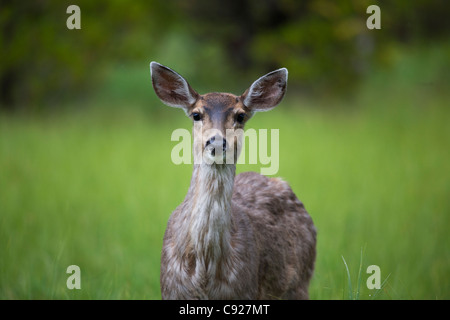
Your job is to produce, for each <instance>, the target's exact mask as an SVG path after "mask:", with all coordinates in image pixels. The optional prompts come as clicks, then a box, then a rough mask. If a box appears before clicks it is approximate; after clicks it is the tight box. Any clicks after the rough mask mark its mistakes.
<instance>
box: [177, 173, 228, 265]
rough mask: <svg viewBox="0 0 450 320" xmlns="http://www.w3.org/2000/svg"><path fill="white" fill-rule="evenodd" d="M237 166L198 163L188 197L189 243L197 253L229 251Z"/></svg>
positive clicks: (213, 255)
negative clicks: (232, 201)
mask: <svg viewBox="0 0 450 320" xmlns="http://www.w3.org/2000/svg"><path fill="white" fill-rule="evenodd" d="M235 171H236V166H235V165H229V164H222V165H207V164H196V165H194V171H193V174H192V180H191V186H190V188H189V191H188V194H187V197H186V201H187V203H188V205H187V208H186V209H187V210H186V211H187V212H186V213H187V216H186V217H185V218H186V220H187V221H186V220H185V223H186V224H187V226H188V229H187V230H186V231H188V234H187V235H186V236H187V239H185V241H186V240H187V242H186V245H187V246H188V247H190V249H191V250H193V251H194V252H195V255H196V256H197V257H202V258H204V259H206V260H207V261H208V260H214V258H218V257H220V256H221V255H223V254H227V250H228V248H229V246H230V238H231V232H232V219H231V218H232V217H231V197H232V194H233V185H234V177H235Z"/></svg>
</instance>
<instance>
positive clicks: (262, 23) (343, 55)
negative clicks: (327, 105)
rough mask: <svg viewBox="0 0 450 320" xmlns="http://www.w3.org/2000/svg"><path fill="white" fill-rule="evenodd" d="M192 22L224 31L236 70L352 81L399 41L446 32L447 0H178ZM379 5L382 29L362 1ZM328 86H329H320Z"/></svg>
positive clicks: (303, 83) (293, 79) (310, 86)
mask: <svg viewBox="0 0 450 320" xmlns="http://www.w3.org/2000/svg"><path fill="white" fill-rule="evenodd" d="M179 3H180V7H181V8H182V9H183V11H184V12H185V14H186V16H187V19H188V20H189V21H192V23H191V24H189V25H190V26H191V30H192V31H193V33H194V34H195V35H196V36H198V37H200V38H203V39H204V40H205V41H208V40H211V39H217V38H220V39H222V43H223V50H224V51H225V52H227V55H228V57H229V61H230V62H231V63H232V64H233V65H234V66H235V68H236V69H238V70H243V69H244V70H252V69H253V68H258V69H259V70H261V69H265V70H266V71H269V70H273V69H274V68H278V67H280V66H285V67H287V68H288V69H289V71H290V74H289V75H290V85H291V86H292V85H297V87H298V88H304V89H305V90H308V91H311V90H316V93H320V92H324V91H325V92H333V91H334V92H342V91H345V90H346V89H351V88H352V87H353V85H354V84H356V83H357V82H358V81H357V80H358V79H360V78H361V77H362V76H364V74H365V73H366V72H367V71H368V70H370V68H369V67H370V65H371V64H372V63H374V62H386V61H389V48H390V46H392V45H393V43H394V42H397V41H414V40H417V39H429V38H433V39H435V38H438V37H441V38H442V37H446V36H448V31H449V30H450V28H449V26H450V23H449V21H450V20H449V19H448V18H447V17H448V16H449V14H450V12H448V8H449V6H448V5H445V4H444V0H431V1H426V0H418V1H414V2H412V1H407V0H399V1H394V2H393V1H375V2H374V1H369V0H346V1H333V0H305V1H297V0H279V1H277V0H229V1H221V2H218V1H210V0H184V1H181V0H179ZM371 4H378V5H379V6H380V7H381V20H382V22H381V25H382V29H381V30H374V31H372V30H368V29H367V28H366V20H367V18H368V17H369V15H368V14H367V13H366V9H367V7H368V6H369V5H371ZM323 89H326V90H323Z"/></svg>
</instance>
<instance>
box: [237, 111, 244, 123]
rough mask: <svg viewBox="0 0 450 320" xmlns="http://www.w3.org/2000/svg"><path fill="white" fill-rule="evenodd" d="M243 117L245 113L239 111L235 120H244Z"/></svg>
mask: <svg viewBox="0 0 450 320" xmlns="http://www.w3.org/2000/svg"><path fill="white" fill-rule="evenodd" d="M244 119H245V113H239V114H238V115H237V116H236V121H237V122H238V123H242V122H244Z"/></svg>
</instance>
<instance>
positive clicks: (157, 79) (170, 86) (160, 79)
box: [150, 61, 198, 110]
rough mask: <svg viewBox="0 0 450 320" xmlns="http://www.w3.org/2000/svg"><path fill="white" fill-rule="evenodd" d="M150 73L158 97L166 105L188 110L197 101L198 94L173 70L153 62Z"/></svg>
mask: <svg viewBox="0 0 450 320" xmlns="http://www.w3.org/2000/svg"><path fill="white" fill-rule="evenodd" d="M150 72H151V75H152V84H153V88H154V89H155V92H156V95H157V96H158V97H159V99H161V101H162V102H164V103H165V104H166V105H168V106H171V107H176V108H182V109H184V110H187V109H188V108H189V107H191V106H192V105H193V104H194V103H195V102H196V101H197V99H198V93H197V92H195V90H194V89H192V88H191V86H190V85H189V83H188V82H187V81H186V80H185V79H184V78H183V77H182V76H180V75H179V74H178V73H176V72H175V71H173V70H172V69H170V68H168V67H166V66H163V65H162V64H159V63H157V62H154V61H153V62H151V63H150Z"/></svg>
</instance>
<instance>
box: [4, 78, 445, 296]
mask: <svg viewBox="0 0 450 320" xmlns="http://www.w3.org/2000/svg"><path fill="white" fill-rule="evenodd" d="M374 79H375V80H374V81H373V82H372V83H370V82H369V83H368V84H367V85H366V86H365V87H363V88H362V89H361V94H360V95H359V96H358V97H357V98H356V99H354V100H351V101H349V102H347V103H346V104H345V105H344V103H343V102H340V103H336V102H334V103H330V104H329V105H324V104H325V103H324V102H321V103H313V102H305V101H302V100H301V99H300V98H296V97H293V96H292V94H291V96H290V98H291V99H290V100H286V101H285V102H283V103H282V104H281V105H280V106H279V107H277V108H276V109H275V110H273V111H271V112H269V113H261V114H258V115H256V116H255V117H254V119H252V120H251V122H249V124H248V127H252V128H255V129H260V128H268V129H272V128H273V129H280V170H279V172H278V174H277V176H281V177H283V178H284V179H286V180H287V181H288V182H289V183H290V184H291V186H292V188H293V190H294V191H295V192H296V194H297V195H298V197H299V198H300V199H301V200H302V201H303V202H304V204H305V206H306V208H307V210H308V211H309V212H310V214H311V216H312V218H313V220H314V222H315V224H316V226H317V229H318V245H317V262H316V270H315V274H314V278H313V281H312V283H311V287H310V297H311V298H312V299H342V298H345V299H347V298H356V297H357V298H358V299H372V298H373V297H374V296H375V298H377V299H449V298H450V250H449V248H450V246H449V244H450V240H449V237H448V230H449V227H450V198H449V191H450V161H449V159H450V148H449V146H450V126H449V125H448V120H449V119H450V109H449V108H448V101H449V98H450V96H449V93H448V90H447V91H446V90H443V89H442V88H441V87H439V86H431V87H430V86H422V85H420V84H409V85H408V86H407V87H405V88H403V87H401V86H395V85H394V83H393V82H389V81H388V80H389V79H390V75H385V76H384V78H383V77H382V76H380V78H379V79H382V80H381V81H380V80H379V79H378V80H377V78H376V77H374ZM383 79H384V80H383ZM383 81H384V82H386V83H383ZM149 90H151V88H150V87H149ZM151 104H152V105H151V106H149V108H154V109H160V111H158V112H146V111H143V110H142V108H130V106H129V105H127V104H126V103H123V105H122V107H120V103H118V105H119V106H115V107H114V108H112V109H111V110H109V109H108V103H107V102H106V101H103V104H102V105H101V106H100V107H99V108H84V109H82V108H81V107H79V106H75V108H73V109H68V110H66V111H63V112H56V113H54V114H47V115H40V116H26V115H4V114H0V298H1V299H79V298H83V299H159V298H160V292H159V261H160V250H161V245H162V237H163V234H164V230H165V224H166V222H167V219H168V217H169V215H170V213H171V212H172V210H173V209H174V208H175V207H176V206H177V205H178V204H179V203H180V202H181V201H182V200H183V198H184V196H185V193H186V191H187V188H188V185H189V179H190V174H191V167H190V166H189V165H180V166H176V165H174V164H172V163H171V160H170V151H171V148H172V147H173V146H174V145H175V144H176V142H172V141H170V135H171V133H172V130H173V129H175V128H179V127H184V128H188V129H189V128H190V122H189V121H188V120H187V119H185V118H184V115H183V112H181V111H180V110H175V109H171V108H167V107H163V106H162V105H161V104H159V103H158V104H154V103H153V102H152V103H151ZM318 104H322V105H318ZM76 109H79V110H78V111H75V110H76ZM259 168H260V166H259V165H242V166H240V167H239V169H238V171H239V172H242V171H246V170H254V171H259ZM362 247H364V248H365V249H364V256H362V253H361V248H362ZM342 257H345V261H346V263H345V265H344V263H343V260H342ZM362 258H363V259H362ZM72 264H76V265H78V266H80V268H81V290H68V289H67V288H66V280H67V278H68V276H69V275H68V274H66V268H67V267H68V266H69V265H72ZM372 264H375V265H378V266H379V267H380V270H381V280H382V281H384V280H385V279H387V281H385V282H384V283H383V288H382V289H381V290H380V291H379V292H374V291H376V290H369V289H367V287H366V285H365V283H366V279H367V277H368V276H369V275H368V274H366V273H365V271H366V268H367V266H369V265H372ZM349 280H350V282H352V285H353V286H352V285H350V284H349ZM349 293H351V295H349Z"/></svg>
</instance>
